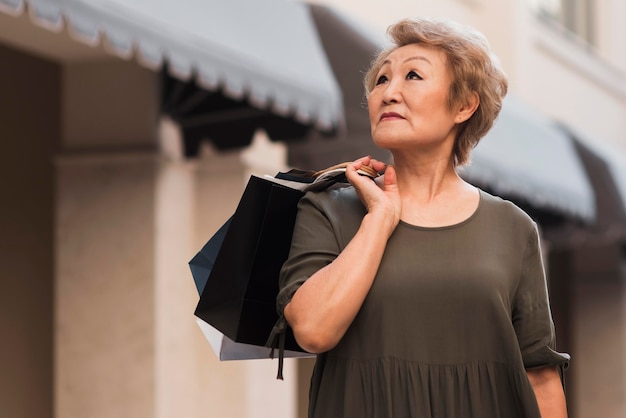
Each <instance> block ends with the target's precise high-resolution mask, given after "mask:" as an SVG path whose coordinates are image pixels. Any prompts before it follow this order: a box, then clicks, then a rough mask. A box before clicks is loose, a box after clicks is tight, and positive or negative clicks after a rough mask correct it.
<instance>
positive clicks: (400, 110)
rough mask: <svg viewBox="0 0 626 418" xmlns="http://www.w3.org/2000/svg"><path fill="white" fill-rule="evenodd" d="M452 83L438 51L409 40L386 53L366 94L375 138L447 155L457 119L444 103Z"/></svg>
mask: <svg viewBox="0 0 626 418" xmlns="http://www.w3.org/2000/svg"><path fill="white" fill-rule="evenodd" d="M451 82H452V78H451V75H450V71H449V70H448V67H447V60H446V56H445V55H444V53H443V52H441V51H440V50H438V49H435V48H432V47H428V46H424V45H420V44H410V45H405V46H403V47H400V48H398V49H396V50H394V51H393V52H391V53H390V54H389V56H388V57H387V59H386V60H385V61H384V63H383V65H382V67H381V68H380V70H379V72H378V74H377V75H376V78H375V86H374V88H373V89H372V90H371V92H370V95H369V97H368V107H369V116H370V123H371V127H372V138H373V140H374V143H375V144H376V145H377V146H379V147H381V148H385V149H390V150H392V151H393V150H401V149H416V147H418V149H419V150H421V151H427V150H431V151H441V152H446V153H448V154H447V155H448V156H449V155H451V153H452V148H453V145H454V140H455V136H456V126H457V121H458V113H457V112H456V111H454V110H452V109H450V106H449V103H448V98H449V92H450V85H451Z"/></svg>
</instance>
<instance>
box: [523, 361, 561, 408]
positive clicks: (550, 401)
mask: <svg viewBox="0 0 626 418" xmlns="http://www.w3.org/2000/svg"><path fill="white" fill-rule="evenodd" d="M526 373H527V374H528V380H530V384H531V385H532V387H533V390H534V391H535V397H536V398H537V404H538V405H539V411H540V412H541V418H567V407H566V404H565V392H564V391H563V384H562V382H561V376H560V375H559V371H558V369H557V366H549V367H541V368H536V369H535V368H533V369H526Z"/></svg>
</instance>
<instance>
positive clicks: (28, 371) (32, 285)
mask: <svg viewBox="0 0 626 418" xmlns="http://www.w3.org/2000/svg"><path fill="white" fill-rule="evenodd" d="M0 63H2V65H0V140H1V141H2V142H1V144H2V153H1V154H0V184H1V187H0V190H1V193H2V196H1V198H0V202H1V203H0V231H2V233H1V235H0V266H2V267H1V268H0V330H1V331H0V335H1V337H0V357H1V358H2V360H1V364H2V366H0V416H2V417H15V418H46V417H52V405H53V399H52V370H53V365H52V332H53V331H52V322H53V310H52V299H53V297H52V288H53V241H52V231H53V223H52V221H53V215H52V212H53V193H54V189H53V184H54V177H53V174H54V173H53V167H52V156H53V153H54V152H55V151H56V150H57V147H58V144H59V142H60V138H59V136H60V112H59V108H60V106H59V104H60V78H61V70H60V68H59V66H58V65H55V64H54V63H51V62H49V61H44V60H40V59H36V58H33V57H31V56H27V55H24V54H21V53H19V52H17V51H15V50H12V49H9V48H7V47H5V46H2V45H0Z"/></svg>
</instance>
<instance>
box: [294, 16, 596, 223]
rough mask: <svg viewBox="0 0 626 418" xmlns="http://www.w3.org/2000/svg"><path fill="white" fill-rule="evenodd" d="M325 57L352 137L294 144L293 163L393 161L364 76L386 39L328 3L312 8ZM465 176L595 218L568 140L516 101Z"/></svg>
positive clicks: (551, 208) (557, 210)
mask: <svg viewBox="0 0 626 418" xmlns="http://www.w3.org/2000/svg"><path fill="white" fill-rule="evenodd" d="M310 8H311V11H312V15H313V18H314V20H315V24H316V26H317V28H318V31H319V33H320V37H321V39H322V43H323V45H324V48H325V49H326V54H327V56H328V57H329V59H330V62H331V65H332V67H333V70H334V71H335V77H336V78H337V80H338V81H339V84H340V86H341V89H342V91H343V94H344V104H345V110H344V114H345V115H346V126H347V129H346V133H345V134H344V135H343V136H341V137H338V138H337V139H336V140H334V141H328V140H324V139H323V138H320V137H319V136H316V135H312V137H311V138H310V139H309V141H307V142H305V143H293V144H290V145H289V162H290V164H292V165H294V166H297V167H301V168H307V169H320V168H323V167H325V166H329V165H332V164H333V163H336V162H337V161H338V160H351V159H355V158H357V157H360V156H362V155H367V154H371V155H375V156H377V157H378V158H383V159H384V158H386V157H387V153H386V152H382V151H381V150H379V149H376V148H375V147H374V145H373V144H372V141H371V135H370V125H369V118H368V115H367V108H366V104H365V97H364V91H363V83H362V76H363V72H364V71H365V70H366V69H367V68H368V67H369V64H370V61H371V60H372V58H373V57H374V54H375V53H376V52H378V51H379V50H380V49H381V48H383V47H384V46H386V44H387V43H388V41H385V37H384V34H383V33H382V31H381V32H378V31H374V30H373V29H371V28H368V27H366V26H364V25H362V24H360V23H359V22H357V21H355V20H353V19H350V18H349V17H346V16H344V15H343V14H341V13H339V12H337V11H335V10H333V9H331V8H329V7H325V6H318V5H310ZM472 160H473V162H472V164H471V166H469V167H467V168H465V169H464V172H463V173H464V174H463V175H464V176H465V177H467V178H468V179H469V180H470V181H472V182H473V183H475V184H477V185H478V186H480V187H483V188H485V189H488V190H490V191H492V192H494V193H496V194H499V195H501V196H503V197H505V198H508V199H512V200H515V201H516V202H517V203H520V204H522V205H523V206H524V207H525V208H534V209H537V210H539V211H544V210H545V211H547V212H550V213H554V214H557V215H559V216H566V217H573V218H575V219H581V220H584V221H591V220H592V219H593V218H594V216H595V206H594V193H593V190H592V188H591V185H590V183H589V181H588V179H587V176H586V174H585V170H584V167H583V165H582V164H581V161H580V159H579V157H578V155H577V153H576V150H575V149H574V145H573V144H572V141H571V140H570V138H569V137H568V136H566V135H565V134H564V133H563V132H561V131H559V130H558V129H557V128H556V127H555V126H553V125H552V124H551V122H550V121H549V120H548V119H547V118H545V117H543V116H542V115H540V114H538V112H536V111H533V109H531V108H530V107H528V106H524V105H523V103H521V102H520V101H519V100H515V98H508V99H507V100H506V101H505V104H504V108H503V110H502V113H501V116H500V118H499V120H498V121H497V123H496V125H495V126H494V128H493V129H492V130H491V132H490V133H489V134H488V135H487V137H485V138H483V140H482V141H481V142H480V144H479V146H478V147H477V148H476V150H474V152H473V154H472Z"/></svg>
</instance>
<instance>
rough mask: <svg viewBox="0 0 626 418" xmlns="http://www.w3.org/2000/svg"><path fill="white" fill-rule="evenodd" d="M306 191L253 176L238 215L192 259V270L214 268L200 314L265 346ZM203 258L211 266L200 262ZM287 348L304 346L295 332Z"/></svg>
mask: <svg viewBox="0 0 626 418" xmlns="http://www.w3.org/2000/svg"><path fill="white" fill-rule="evenodd" d="M302 195H303V191H301V190H296V189H293V188H290V187H287V186H285V185H282V184H278V183H276V182H274V181H272V180H269V179H264V178H260V177H255V176H252V177H250V179H249V181H248V184H247V186H246V188H245V191H244V193H243V195H242V197H241V200H240V202H239V205H238V206H237V209H236V211H235V213H234V215H233V216H232V217H231V218H230V220H229V221H227V222H226V223H225V224H224V226H223V227H222V228H221V229H220V230H219V231H218V233H216V235H214V237H213V238H212V239H211V240H210V241H209V242H208V243H207V244H206V245H205V247H204V248H203V250H205V249H206V251H204V254H201V253H203V251H201V252H200V253H199V254H198V255H196V257H194V259H193V260H192V261H191V262H190V267H191V269H192V273H193V272H194V270H195V271H196V273H197V274H198V275H201V274H203V268H204V274H207V273H208V277H207V279H206V284H205V285H204V288H203V289H202V293H201V297H200V301H199V302H198V305H197V307H196V310H195V315H196V316H197V317H198V318H200V319H202V320H203V321H204V322H206V323H207V324H209V325H210V326H212V327H213V328H215V329H217V330H218V331H219V332H221V333H222V334H224V335H225V336H226V337H228V338H229V339H230V340H232V341H233V342H237V343H244V344H250V345H256V346H264V345H265V344H266V342H267V340H268V337H269V335H270V333H271V331H272V328H273V327H274V324H275V323H276V321H277V319H278V314H277V313H276V296H277V294H278V275H279V272H280V269H281V267H282V265H283V263H284V262H285V260H286V259H287V256H288V254H289V248H290V245H291V235H292V233H293V226H294V222H295V218H296V212H297V204H298V201H299V200H300V198H301V197H302ZM220 241H221V243H220ZM207 254H208V255H207ZM211 254H213V255H215V258H214V262H213V263H212V265H211ZM203 258H204V264H203V265H204V266H206V267H202V266H200V267H198V264H199V263H198V262H199V261H201V260H202V259H203ZM194 260H195V263H194ZM200 264H202V263H200ZM194 265H195V266H194ZM194 278H195V275H194ZM196 286H198V281H197V280H196ZM285 349H287V350H291V351H303V350H302V349H301V348H300V347H299V346H298V344H297V343H296V341H295V339H294V338H293V334H292V333H288V335H287V336H286V342H285ZM268 354H269V353H268Z"/></svg>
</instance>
